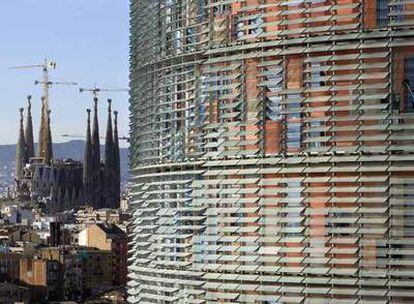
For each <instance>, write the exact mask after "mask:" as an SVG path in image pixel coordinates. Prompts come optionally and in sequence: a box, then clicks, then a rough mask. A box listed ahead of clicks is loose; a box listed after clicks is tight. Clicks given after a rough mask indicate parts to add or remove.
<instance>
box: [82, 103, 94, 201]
mask: <svg viewBox="0 0 414 304" xmlns="http://www.w3.org/2000/svg"><path fill="white" fill-rule="evenodd" d="M86 111H87V113H88V119H87V125H86V139H85V141H86V142H85V156H84V163H83V193H84V201H85V203H89V204H90V203H92V201H91V200H92V195H93V193H92V186H93V172H92V169H93V157H92V136H91V110H90V109H87V110H86Z"/></svg>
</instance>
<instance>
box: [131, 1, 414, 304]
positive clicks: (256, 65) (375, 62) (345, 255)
mask: <svg viewBox="0 0 414 304" xmlns="http://www.w3.org/2000/svg"><path fill="white" fill-rule="evenodd" d="M411 77H412V78H413V83H411V82H410V79H411ZM413 85H414V1H412V0H404V1H402V0H401V1H400V0H392V1H391V0H390V1H382V0H378V1H369V0H365V1H364V0H308V1H306V0H292V1H286V0H284V1H278V0H245V1H235V0H234V1H231V0H226V1H208V0H204V1H201V0H200V1H195V0H193V1H190V0H157V1H155V0H151V1H150V0H135V1H132V2H131V85H130V86H131V106H130V109H131V165H132V171H133V175H134V177H133V183H134V188H133V193H132V194H133V201H132V207H131V208H132V210H131V212H132V213H133V223H132V232H131V242H130V254H131V255H130V263H131V265H130V268H129V271H130V274H129V278H130V281H129V283H128V287H129V291H128V292H129V298H128V301H129V302H130V303H311V304H313V303H335V304H337V303H358V304H362V303H412V302H414V293H413V292H412V290H413V288H414V230H413V225H414V224H413V223H414V221H413V215H414V204H413V199H414V192H413V186H414V153H413V152H414V104H413V102H414V100H413V98H412V96H411V95H410V91H411V88H412V87H413Z"/></svg>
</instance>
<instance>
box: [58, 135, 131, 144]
mask: <svg viewBox="0 0 414 304" xmlns="http://www.w3.org/2000/svg"><path fill="white" fill-rule="evenodd" d="M61 136H62V137H68V138H85V136H82V135H74V134H62V135H61ZM100 138H101V139H105V137H104V136H100ZM118 140H126V141H127V142H129V137H126V136H120V137H118Z"/></svg>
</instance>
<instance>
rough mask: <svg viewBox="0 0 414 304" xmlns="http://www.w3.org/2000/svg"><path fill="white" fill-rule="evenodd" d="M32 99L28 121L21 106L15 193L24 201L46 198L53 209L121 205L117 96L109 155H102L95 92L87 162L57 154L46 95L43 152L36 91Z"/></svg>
mask: <svg viewBox="0 0 414 304" xmlns="http://www.w3.org/2000/svg"><path fill="white" fill-rule="evenodd" d="M27 102H28V105H27V113H26V122H24V109H23V108H21V109H20V126H19V136H18V143H17V147H16V173H15V198H16V199H18V200H20V201H26V202H29V201H33V202H37V203H42V204H44V205H45V207H46V209H47V210H48V211H49V212H62V211H65V210H70V209H73V208H77V207H80V206H83V205H88V206H91V207H93V208H95V209H100V208H118V207H119V204H120V179H121V176H120V175H121V174H120V157H119V142H118V113H117V112H116V111H114V112H112V107H111V100H110V99H109V100H108V114H107V115H108V121H107V128H106V137H105V146H104V151H103V152H104V153H103V154H104V155H103V157H101V145H100V136H99V119H98V98H97V97H94V109H93V117H92V119H91V112H92V111H91V110H90V109H87V125H86V138H85V151H84V160H83V162H82V161H80V160H73V159H55V158H54V157H53V141H52V132H51V111H50V109H49V106H48V103H47V101H46V100H45V99H44V98H42V108H41V119H40V127H39V140H38V144H37V153H36V152H35V150H36V149H35V143H34V136H33V122H32V113H31V96H28V98H27ZM91 120H92V121H91Z"/></svg>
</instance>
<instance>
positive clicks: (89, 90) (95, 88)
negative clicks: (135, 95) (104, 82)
mask: <svg viewBox="0 0 414 304" xmlns="http://www.w3.org/2000/svg"><path fill="white" fill-rule="evenodd" d="M83 92H91V93H92V94H93V96H94V97H97V96H98V93H100V92H128V89H126V88H118V89H107V88H98V87H96V85H94V87H93V88H79V93H83Z"/></svg>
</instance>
